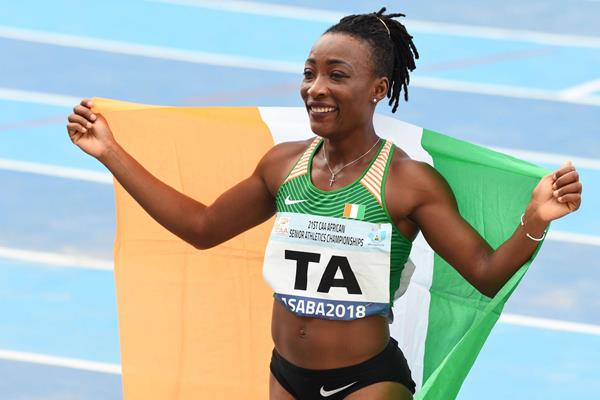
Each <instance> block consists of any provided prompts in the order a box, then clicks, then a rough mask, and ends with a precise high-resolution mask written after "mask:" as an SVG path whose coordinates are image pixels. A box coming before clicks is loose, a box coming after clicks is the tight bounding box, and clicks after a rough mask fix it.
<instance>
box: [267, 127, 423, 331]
mask: <svg viewBox="0 0 600 400" xmlns="http://www.w3.org/2000/svg"><path fill="white" fill-rule="evenodd" d="M322 143H323V139H322V138H321V137H318V136H317V137H315V139H314V140H313V141H312V143H311V144H310V146H309V147H308V148H307V150H306V151H305V152H304V154H303V155H302V156H301V157H300V159H299V160H298V161H297V162H296V164H295V165H294V167H293V168H292V170H291V171H290V172H289V174H288V175H287V177H286V179H285V181H284V182H283V184H282V185H281V186H280V188H279V190H278V192H277V195H276V210H277V214H276V219H275V223H274V225H273V229H272V231H271V236H270V238H269V242H268V244H267V248H266V250H265V257H264V267H263V275H264V277H265V280H266V281H267V283H268V284H269V285H270V286H271V288H272V289H273V291H274V296H275V298H276V299H277V300H278V301H280V302H281V303H283V304H284V305H285V307H286V308H287V309H289V310H290V311H292V312H294V313H296V314H297V315H300V316H306V317H315V318H324V319H334V320H352V319H357V318H363V317H366V316H370V315H376V314H383V315H386V316H388V318H390V319H391V317H390V316H391V307H392V305H393V302H394V299H395V298H397V297H399V296H400V295H401V294H402V293H400V292H401V291H404V290H406V287H403V288H400V289H399V286H400V276H401V273H402V271H403V269H404V266H405V263H406V261H407V259H408V256H409V254H410V250H411V247H412V242H411V241H410V240H408V239H407V238H406V237H405V236H403V235H402V233H400V231H398V229H397V227H396V226H395V224H394V223H393V221H392V219H391V217H390V215H389V213H388V211H387V206H386V201H385V196H384V190H383V188H384V185H385V180H386V177H387V174H388V169H389V165H390V162H391V159H392V154H393V151H394V149H395V145H394V144H393V143H392V142H391V141H389V140H385V141H383V142H382V144H381V145H380V146H379V148H378V150H377V155H376V157H374V158H373V160H372V161H371V163H370V164H369V166H368V167H367V169H366V170H365V171H364V172H363V173H362V174H361V176H360V177H359V178H357V179H356V180H355V181H354V182H352V183H351V184H349V185H347V186H344V187H342V188H339V189H335V190H331V191H325V190H322V189H319V188H317V187H316V186H314V185H313V183H312V181H311V165H312V159H313V157H314V154H315V153H316V151H317V149H318V147H319V146H320V145H321V144H322ZM403 286H405V285H403Z"/></svg>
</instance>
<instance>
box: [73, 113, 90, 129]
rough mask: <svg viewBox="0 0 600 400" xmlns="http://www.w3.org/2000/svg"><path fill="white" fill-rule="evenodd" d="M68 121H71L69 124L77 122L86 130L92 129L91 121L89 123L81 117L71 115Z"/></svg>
mask: <svg viewBox="0 0 600 400" xmlns="http://www.w3.org/2000/svg"><path fill="white" fill-rule="evenodd" d="M68 120H69V122H76V123H78V124H80V125H81V126H84V127H86V128H91V127H92V123H91V122H90V121H88V120H87V119H85V118H83V117H82V116H81V115H77V114H70V115H69V118H68Z"/></svg>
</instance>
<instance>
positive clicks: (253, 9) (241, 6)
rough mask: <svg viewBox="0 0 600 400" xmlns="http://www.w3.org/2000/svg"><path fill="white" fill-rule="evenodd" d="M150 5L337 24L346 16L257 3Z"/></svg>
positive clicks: (167, 0)
mask: <svg viewBox="0 0 600 400" xmlns="http://www.w3.org/2000/svg"><path fill="white" fill-rule="evenodd" d="M146 1H148V2H149V3H163V4H171V5H179V6H189V7H199V8H205V9H210V10H217V11H232V12H238V13H243V14H252V15H261V16H265V17H276V18H288V19H295V20H300V21H315V22H327V23H333V22H337V21H339V20H340V18H342V17H343V16H344V14H343V13H341V12H339V11H330V10H321V9H316V8H308V7H298V6H288V5H284V4H274V3H259V2H255V1H235V0H234V1H228V0H218V1H204V0H146Z"/></svg>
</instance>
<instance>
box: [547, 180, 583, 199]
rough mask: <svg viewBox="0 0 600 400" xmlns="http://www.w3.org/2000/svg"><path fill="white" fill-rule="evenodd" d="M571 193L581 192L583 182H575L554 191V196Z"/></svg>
mask: <svg viewBox="0 0 600 400" xmlns="http://www.w3.org/2000/svg"><path fill="white" fill-rule="evenodd" d="M569 193H581V182H573V183H570V184H568V185H566V186H563V187H562V188H560V189H558V190H555V191H554V193H553V194H554V197H561V196H564V195H566V194H569Z"/></svg>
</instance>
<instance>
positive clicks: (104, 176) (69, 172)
mask: <svg viewBox="0 0 600 400" xmlns="http://www.w3.org/2000/svg"><path fill="white" fill-rule="evenodd" d="M65 135H66V133H65ZM0 169H5V170H8V171H17V172H26V173H31V174H41V175H48V176H52V177H57V178H66V179H76V180H80V181H86V182H95V183H103V184H109V185H112V184H113V176H112V174H110V173H107V172H96V171H91V170H87V169H81V168H70V167H61V166H58V165H50V164H42V163H34V162H29V161H17V160H7V159H2V158H0Z"/></svg>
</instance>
